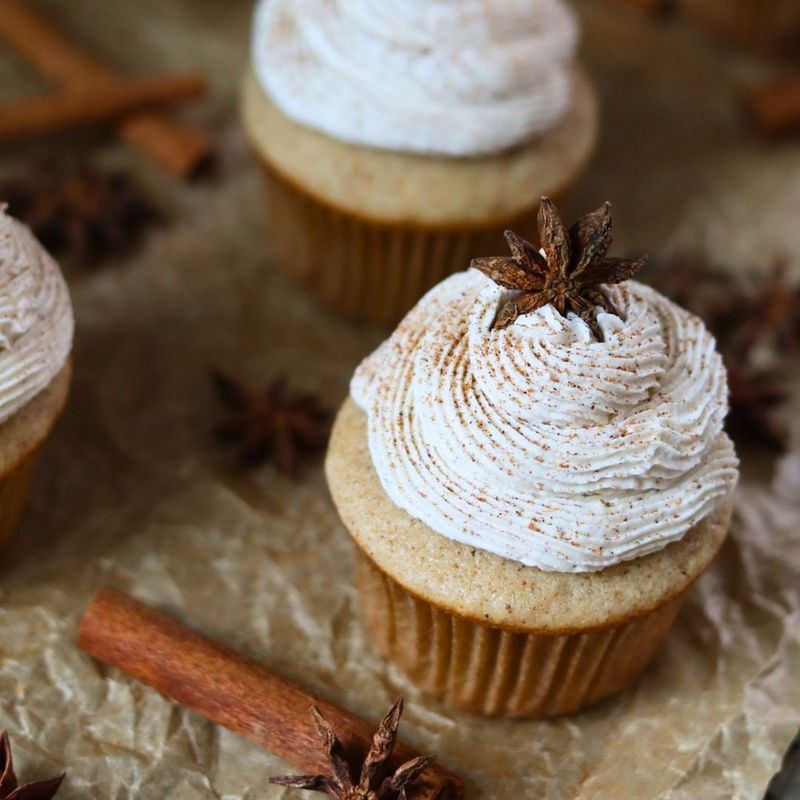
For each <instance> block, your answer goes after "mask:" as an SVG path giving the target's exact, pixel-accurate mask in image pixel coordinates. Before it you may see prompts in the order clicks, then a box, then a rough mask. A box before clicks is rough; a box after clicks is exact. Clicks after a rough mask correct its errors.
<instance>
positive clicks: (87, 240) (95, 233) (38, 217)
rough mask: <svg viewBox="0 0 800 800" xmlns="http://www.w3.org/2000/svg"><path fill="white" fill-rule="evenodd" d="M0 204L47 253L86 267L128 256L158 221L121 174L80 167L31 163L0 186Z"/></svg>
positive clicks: (153, 208) (134, 186)
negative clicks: (34, 237) (25, 171)
mask: <svg viewBox="0 0 800 800" xmlns="http://www.w3.org/2000/svg"><path fill="white" fill-rule="evenodd" d="M0 202H5V203H8V208H9V212H10V213H11V214H13V215H14V216H15V217H17V218H18V219H20V220H22V221H23V222H24V223H25V224H26V225H28V226H29V227H30V228H31V229H32V230H33V232H34V233H35V234H36V237H37V238H38V239H39V240H40V241H41V242H42V244H43V245H44V246H45V247H46V248H47V249H48V250H50V251H52V252H53V253H55V254H56V255H63V256H67V257H68V258H70V260H72V261H75V263H76V264H79V265H81V266H89V267H92V266H96V265H97V264H98V263H99V262H100V261H102V260H103V259H105V258H109V257H113V256H118V255H124V254H125V253H127V252H128V251H129V250H130V249H132V248H133V247H134V246H135V245H136V244H137V243H138V242H139V240H140V238H141V236H142V234H143V233H144V231H145V229H146V228H147V227H148V226H150V225H151V224H153V223H155V222H157V221H158V220H159V219H160V214H159V212H158V211H157V210H156V208H155V206H154V205H153V204H152V203H151V202H150V200H149V199H148V198H147V197H146V196H145V195H144V193H143V192H142V191H141V190H140V189H139V187H138V186H137V185H136V184H135V183H134V182H133V180H132V179H131V178H130V176H128V175H127V174H126V173H124V172H121V171H112V172H102V171H100V170H97V169H94V168H93V167H90V166H88V165H85V164H78V165H72V164H54V163H51V162H49V161H44V162H41V163H38V164H35V165H34V166H33V167H32V168H31V169H30V171H29V172H28V174H26V175H22V176H19V177H17V178H12V179H10V180H6V181H4V182H3V183H0Z"/></svg>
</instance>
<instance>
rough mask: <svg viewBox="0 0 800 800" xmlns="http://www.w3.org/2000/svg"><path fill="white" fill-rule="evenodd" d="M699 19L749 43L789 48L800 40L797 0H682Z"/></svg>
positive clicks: (787, 49) (717, 31) (712, 27)
mask: <svg viewBox="0 0 800 800" xmlns="http://www.w3.org/2000/svg"><path fill="white" fill-rule="evenodd" d="M682 2H683V5H684V7H685V8H686V10H687V12H689V13H690V14H691V15H692V16H693V17H695V18H696V19H697V20H698V21H699V22H701V23H703V24H704V25H706V27H708V28H711V29H712V30H714V31H715V32H716V33H718V34H720V35H721V36H723V37H725V38H727V39H731V40H733V41H735V42H738V43H740V44H744V45H747V46H749V47H755V48H758V49H762V50H779V51H781V50H782V51H786V52H789V51H790V50H791V49H792V48H796V47H797V45H798V44H800V2H798V0H682Z"/></svg>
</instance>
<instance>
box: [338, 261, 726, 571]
mask: <svg viewBox="0 0 800 800" xmlns="http://www.w3.org/2000/svg"><path fill="white" fill-rule="evenodd" d="M606 291H607V292H608V295H609V298H610V299H611V300H612V302H613V303H614V305H615V307H616V308H618V309H619V310H620V311H621V313H622V314H623V315H624V320H623V319H620V318H619V317H617V316H615V315H612V314H607V313H605V312H602V311H599V310H598V315H597V319H598V323H599V325H600V327H601V328H602V330H603V334H604V339H605V341H603V342H598V341H596V340H595V339H594V337H593V336H592V334H591V332H590V330H589V328H588V326H587V325H586V323H584V322H583V321H582V320H580V319H579V318H578V317H575V316H574V315H570V317H569V318H565V317H562V316H561V315H560V314H559V313H558V312H557V311H556V310H555V309H554V308H553V307H552V306H545V307H544V308H541V309H539V310H538V311H537V312H535V313H533V314H529V315H526V316H522V317H520V318H519V319H517V320H516V322H514V324H513V325H511V326H510V327H508V328H506V329H503V330H492V329H491V324H492V322H493V320H494V316H495V313H496V310H497V307H498V303H499V301H500V299H501V298H502V297H503V295H504V293H505V290H503V289H501V288H500V287H498V286H497V285H496V284H494V283H493V282H492V281H491V280H489V279H488V278H485V277H484V276H482V275H481V274H480V273H478V272H477V271H476V270H469V271H467V272H464V273H460V274H457V275H454V276H452V277H451V278H449V279H447V280H445V281H443V282H442V283H440V284H439V285H438V286H436V287H435V288H434V289H432V290H431V291H430V292H429V293H428V294H427V295H426V296H425V297H424V298H423V299H422V300H421V301H420V302H419V304H418V305H417V306H416V307H415V308H414V309H413V310H412V311H411V312H410V313H409V314H408V316H407V317H406V319H405V320H404V321H403V322H402V323H401V324H400V326H399V327H398V329H397V330H396V331H395V333H394V334H393V335H392V336H391V337H390V338H389V339H388V340H387V341H386V342H384V344H383V345H381V347H380V348H378V350H376V351H375V352H374V353H373V354H372V355H371V356H369V357H368V358H367V359H366V360H365V361H364V362H363V363H362V364H361V366H360V367H359V368H358V370H357V371H356V373H355V375H354V377H353V380H352V383H351V393H352V396H353V398H354V400H355V401H356V402H357V403H358V405H359V406H361V408H362V409H363V410H364V411H365V412H366V414H367V418H368V437H369V449H370V454H371V457H372V461H373V464H374V466H375V470H376V472H377V474H378V477H379V479H380V481H381V484H382V486H383V488H384V490H385V492H386V493H387V495H388V496H389V497H390V499H391V500H392V501H393V502H394V503H395V504H396V505H397V506H399V507H400V508H402V509H404V510H405V511H407V512H408V513H409V514H410V515H411V516H413V517H416V518H418V519H420V520H422V521H423V522H424V523H426V524H427V525H428V526H429V527H431V528H432V529H433V530H434V531H437V532H438V533H440V534H442V535H444V536H447V537H449V538H451V539H454V540H456V541H459V542H462V543H464V544H468V545H472V546H475V547H479V548H482V549H484V550H487V551H489V552H492V553H495V554H497V555H500V556H503V557H505V558H509V559H513V560H516V561H519V562H521V563H523V564H526V565H529V566H535V567H539V568H541V569H544V570H552V571H560V572H589V571H593V570H599V569H602V568H605V567H608V566H611V565H613V564H616V563H618V562H620V561H624V560H627V559H632V558H637V557H639V556H643V555H645V554H648V553H652V552H654V551H657V550H660V549H661V548H663V547H665V546H666V545H667V544H669V543H670V542H673V541H675V540H677V539H680V538H681V537H682V536H683V535H684V534H685V533H686V532H687V531H688V530H689V529H690V528H691V527H692V526H694V525H695V524H696V523H698V522H699V521H700V520H701V519H703V518H704V517H705V516H707V515H708V514H709V513H710V512H711V511H712V510H713V509H714V508H715V506H716V505H717V504H718V503H719V502H720V500H721V499H722V498H723V497H725V496H726V495H727V494H728V493H729V492H730V491H731V490H732V488H733V486H734V484H735V482H736V479H737V459H736V456H735V453H734V451H733V446H732V444H731V442H730V440H729V439H728V437H727V436H726V435H725V434H724V433H723V432H722V424H723V421H724V418H725V414H726V413H727V384H726V377H725V371H724V368H723V365H722V361H721V358H720V356H719V354H718V353H717V352H716V350H715V343H714V339H713V337H712V336H711V334H710V333H709V332H708V331H707V330H706V328H705V327H704V325H703V323H702V322H701V321H700V320H699V319H698V318H697V317H694V316H693V315H691V314H689V313H688V312H687V311H684V310H683V309H681V308H680V307H678V306H676V305H675V304H674V303H672V302H671V301H669V300H667V299H666V298H665V297H663V296H662V295H660V294H659V293H658V292H656V291H655V290H653V289H650V288H649V287H647V286H644V285H643V284H640V283H637V282H634V281H628V282H627V283H624V284H620V285H618V286H610V287H607V289H606Z"/></svg>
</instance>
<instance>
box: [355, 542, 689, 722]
mask: <svg viewBox="0 0 800 800" xmlns="http://www.w3.org/2000/svg"><path fill="white" fill-rule="evenodd" d="M356 579H357V583H358V588H359V592H360V595H361V601H362V607H363V613H364V616H365V618H366V622H367V626H368V628H369V629H370V632H371V633H372V636H373V638H374V640H375V643H376V645H377V647H378V649H379V650H380V651H381V653H382V654H383V655H384V656H385V657H386V658H387V659H389V660H390V661H392V662H394V663H395V664H397V666H399V667H400V669H401V670H402V671H403V672H404V673H406V675H408V677H409V678H410V679H411V681H412V682H413V683H415V684H417V685H418V686H420V687H421V688H423V689H426V690H427V691H429V692H432V693H434V694H436V695H438V696H439V697H441V698H443V699H444V700H446V701H447V702H448V703H451V704H452V705H454V706H458V707H460V708H463V709H466V710H467V711H473V712H477V713H481V714H487V715H492V716H509V717H549V716H554V715H557V714H566V713H569V712H572V711H577V710H578V709H580V708H584V707H585V706H588V705H591V704H592V703H595V702H597V701H598V700H602V699H603V698H605V697H608V696H610V695H612V694H614V693H616V692H618V691H620V690H621V689H623V688H624V687H626V686H628V685H629V684H631V683H632V682H633V681H634V680H635V679H636V678H637V677H638V676H639V674H640V673H641V671H642V670H643V669H644V667H645V666H646V665H647V663H648V662H649V661H650V660H651V659H652V657H653V656H654V655H655V653H656V651H657V650H658V648H659V646H660V645H661V644H662V642H663V641H664V639H665V637H666V635H667V633H668V632H669V630H670V628H671V627H672V624H673V622H674V620H675V616H676V614H677V613H678V609H679V607H680V605H681V602H682V601H683V594H685V592H684V593H683V594H682V595H680V596H677V597H675V598H674V599H672V600H670V601H669V602H668V603H667V604H665V605H662V606H660V607H659V608H657V609H655V610H653V611H651V612H649V613H647V614H645V615H643V616H640V617H636V618H634V619H632V620H630V621H627V622H625V623H622V624H619V625H616V626H613V627H609V628H605V629H603V630H599V631H591V632H587V633H575V634H569V635H564V636H556V635H545V634H536V633H517V632H513V631H506V630H503V629H501V628H496V627H490V626H487V625H480V624H478V623H476V622H472V621H470V620H466V619H463V618H460V617H457V616H455V615H453V614H451V613H449V612H448V611H444V610H442V609H440V608H437V607H436V606H433V605H431V604H430V603H428V602H426V601H424V600H421V599H419V598H418V597H415V596H414V595H412V594H410V593H409V592H407V591H406V590H405V589H404V588H403V587H402V586H401V585H400V584H399V583H397V582H396V581H395V580H393V579H392V578H390V577H388V576H387V575H386V574H384V573H383V572H382V571H381V570H379V569H378V568H377V567H376V566H375V564H374V563H373V562H372V561H371V560H370V559H369V558H368V557H367V556H365V555H364V554H363V553H361V552H360V551H359V552H358V554H357V556H356Z"/></svg>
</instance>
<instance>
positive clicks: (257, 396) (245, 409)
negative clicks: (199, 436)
mask: <svg viewBox="0 0 800 800" xmlns="http://www.w3.org/2000/svg"><path fill="white" fill-rule="evenodd" d="M211 378H212V381H213V384H214V388H215V390H216V393H217V396H218V398H219V400H220V402H221V404H222V405H223V406H224V407H225V408H226V409H227V410H228V411H229V412H230V413H229V415H228V417H227V418H226V419H224V420H223V421H222V422H221V423H220V424H219V425H218V426H217V427H216V432H217V434H218V435H219V436H220V437H221V438H223V439H227V440H229V441H233V442H236V443H237V444H238V446H239V461H240V462H241V463H242V464H243V465H244V466H259V465H261V464H263V463H264V462H265V461H268V460H271V461H272V462H273V463H274V464H275V466H276V467H277V469H278V471H279V472H281V473H282V474H284V475H286V476H288V477H297V474H298V468H299V465H300V460H301V458H302V457H303V456H306V455H312V454H314V453H319V452H321V451H322V450H324V449H325V445H326V444H327V442H328V436H329V435H330V428H331V419H332V416H331V413H330V412H329V411H328V409H326V408H324V407H323V406H322V405H321V403H320V401H319V399H318V398H317V397H316V396H315V395H313V394H310V393H302V392H293V393H290V392H289V390H288V388H287V385H286V381H285V379H284V378H277V379H276V380H274V381H273V382H272V383H271V384H270V385H269V386H268V387H267V388H266V390H265V391H263V392H258V391H255V390H253V389H251V388H250V387H248V386H245V385H244V384H243V383H241V382H240V381H237V380H236V379H235V378H232V377H230V376H229V375H227V374H225V373H224V372H222V371H220V370H218V369H214V370H212V372H211Z"/></svg>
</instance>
